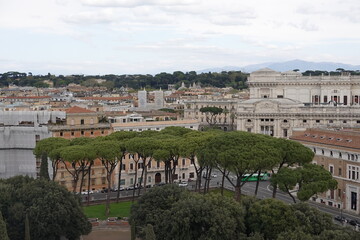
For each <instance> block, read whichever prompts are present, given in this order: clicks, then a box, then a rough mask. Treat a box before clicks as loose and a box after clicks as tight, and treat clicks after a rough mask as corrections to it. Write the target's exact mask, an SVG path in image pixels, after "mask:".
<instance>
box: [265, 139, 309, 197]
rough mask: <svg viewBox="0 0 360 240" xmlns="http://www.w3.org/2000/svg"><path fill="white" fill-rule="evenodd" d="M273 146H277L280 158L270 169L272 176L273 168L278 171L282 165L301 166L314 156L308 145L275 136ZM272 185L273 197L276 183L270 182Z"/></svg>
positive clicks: (273, 173)
mask: <svg viewBox="0 0 360 240" xmlns="http://www.w3.org/2000/svg"><path fill="white" fill-rule="evenodd" d="M273 144H274V147H277V148H279V151H280V158H279V159H278V164H277V166H276V168H274V169H272V170H271V171H272V176H274V175H275V174H276V173H275V169H276V170H277V171H280V169H281V168H283V167H292V166H302V165H304V164H306V163H310V162H311V161H312V159H313V157H314V153H313V151H311V150H310V149H309V148H308V147H305V146H304V145H302V144H301V143H298V142H295V141H291V140H287V139H282V138H276V139H275V140H274V141H273ZM272 185H273V198H275V197H276V191H277V184H276V182H274V181H273V182H272Z"/></svg>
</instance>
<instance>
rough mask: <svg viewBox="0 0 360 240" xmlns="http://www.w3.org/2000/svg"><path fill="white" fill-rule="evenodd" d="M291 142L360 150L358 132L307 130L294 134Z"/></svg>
mask: <svg viewBox="0 0 360 240" xmlns="http://www.w3.org/2000/svg"><path fill="white" fill-rule="evenodd" d="M290 139H291V140H296V141H302V142H308V143H317V144H325V145H332V146H338V147H347V148H355V149H360V135H359V133H356V132H345V131H326V130H318V129H307V130H305V131H300V132H294V135H293V136H292V137H290Z"/></svg>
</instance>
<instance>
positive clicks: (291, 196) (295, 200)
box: [285, 186, 296, 203]
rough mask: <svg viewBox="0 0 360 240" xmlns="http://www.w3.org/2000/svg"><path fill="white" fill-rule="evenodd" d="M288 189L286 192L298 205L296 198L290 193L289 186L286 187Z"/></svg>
mask: <svg viewBox="0 0 360 240" xmlns="http://www.w3.org/2000/svg"><path fill="white" fill-rule="evenodd" d="M285 188H286V192H287V193H288V194H289V195H290V197H291V198H292V200H293V201H294V203H296V199H295V198H294V196H293V195H292V194H291V192H290V191H289V188H288V187H287V186H285Z"/></svg>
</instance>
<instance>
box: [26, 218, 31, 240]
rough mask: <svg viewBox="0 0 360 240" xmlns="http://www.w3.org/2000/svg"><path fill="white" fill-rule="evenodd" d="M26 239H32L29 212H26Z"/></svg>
mask: <svg viewBox="0 0 360 240" xmlns="http://www.w3.org/2000/svg"><path fill="white" fill-rule="evenodd" d="M25 240H30V224H29V217H28V214H27V213H26V214H25Z"/></svg>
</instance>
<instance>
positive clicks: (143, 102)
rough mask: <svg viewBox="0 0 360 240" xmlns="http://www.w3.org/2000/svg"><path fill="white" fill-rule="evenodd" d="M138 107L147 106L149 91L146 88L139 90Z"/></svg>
mask: <svg viewBox="0 0 360 240" xmlns="http://www.w3.org/2000/svg"><path fill="white" fill-rule="evenodd" d="M138 102H139V104H138V108H141V109H145V108H146V107H147V92H146V90H145V88H144V90H143V91H138Z"/></svg>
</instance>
